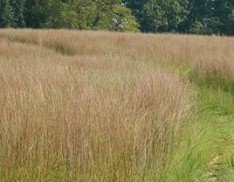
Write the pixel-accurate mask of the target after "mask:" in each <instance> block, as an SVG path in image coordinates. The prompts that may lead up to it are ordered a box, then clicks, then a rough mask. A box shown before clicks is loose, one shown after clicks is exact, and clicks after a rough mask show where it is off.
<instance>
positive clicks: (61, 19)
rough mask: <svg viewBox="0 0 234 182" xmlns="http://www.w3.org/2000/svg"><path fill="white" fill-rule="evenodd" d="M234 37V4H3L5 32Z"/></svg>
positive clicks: (190, 0) (67, 0)
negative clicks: (32, 30) (54, 30)
mask: <svg viewBox="0 0 234 182" xmlns="http://www.w3.org/2000/svg"><path fill="white" fill-rule="evenodd" d="M5 27H13V28H23V27H29V28H71V29H93V30H111V31H138V30H141V31H142V32H178V33H195V34H220V35H234V1H233V0H0V28H5Z"/></svg>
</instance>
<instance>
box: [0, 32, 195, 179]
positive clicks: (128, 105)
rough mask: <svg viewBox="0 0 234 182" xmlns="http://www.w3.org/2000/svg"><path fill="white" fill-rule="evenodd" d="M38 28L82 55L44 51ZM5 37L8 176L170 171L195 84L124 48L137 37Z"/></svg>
mask: <svg viewBox="0 0 234 182" xmlns="http://www.w3.org/2000/svg"><path fill="white" fill-rule="evenodd" d="M3 34H4V36H2V35H3ZM39 34H40V36H45V37H46V38H45V37H44V38H43V40H45V41H51V42H50V43H51V44H52V45H54V42H57V41H59V42H60V43H61V45H63V46H66V47H67V46H68V47H69V49H70V48H71V47H72V50H75V51H76V54H75V55H73V56H67V54H64V53H63V54H61V53H57V52H54V51H53V49H51V47H50V49H47V48H48V46H45V45H46V44H45V43H43V44H38V43H37V40H38V39H37V38H38V36H35V35H39ZM67 34H69V35H67ZM106 34H107V35H106ZM6 36H9V37H10V39H6ZM14 36H17V41H12V40H16V39H15V38H14ZM87 36H88V37H87ZM0 37H2V38H1V39H0V40H1V41H0V53H1V55H0V56H1V57H0V103H1V104H0V134H1V135H0V138H1V140H0V141H1V144H0V145H1V160H0V169H1V179H2V180H4V181H12V180H15V179H17V180H19V181H34V180H36V179H40V180H42V181H51V180H57V181H61V180H78V179H79V180H80V181H89V180H92V181H114V180H117V181H131V180H132V181H142V180H143V178H144V179H145V180H154V181H155V180H159V179H160V178H161V177H162V176H163V170H164V167H165V165H166V164H167V157H168V154H169V152H170V150H172V148H173V147H174V146H175V145H176V144H177V142H178V141H177V140H176V139H175V138H176V136H177V134H178V133H179V131H180V129H181V128H182V126H183V123H184V122H185V121H186V117H187V114H188V110H189V109H190V107H191V105H192V100H191V90H190V88H189V86H188V84H187V83H185V81H183V80H181V78H179V77H178V76H174V75H171V74H169V73H166V72H164V71H161V70H158V69H156V70H155V69H150V68H149V67H148V65H147V64H145V63H144V62H141V61H138V60H136V59H138V58H140V56H139V57H138V56H136V57H135V56H134V55H133V49H131V48H129V50H127V49H126V48H127V47H128V46H129V44H130V42H129V41H130V40H131V41H134V40H135V39H136V38H137V35H135V34H129V35H128V34H127V35H125V34H116V35H115V34H111V33H103V32H97V33H92V32H70V31H58V32H57V31H32V30H30V31H13V30H7V31H1V33H0ZM35 37H36V38H35ZM61 37H62V38H61ZM75 37H76V38H75ZM60 38H61V39H60ZM143 38H144V36H143V37H141V35H140V36H139V40H141V41H142V42H143ZM19 39H22V40H24V41H18V40H19ZM25 39H29V41H28V40H27V41H25ZM34 39H35V40H36V41H31V40H34ZM125 39H126V40H125ZM150 39H151V37H150V38H148V39H147V40H146V41H150ZM135 41H136V40H135ZM19 42H20V43H19ZM99 43H100V44H99ZM47 44H48V43H47ZM55 44H56V43H55ZM88 44H89V45H88ZM41 45H42V46H41ZM81 45H82V47H83V48H82V49H80V47H81ZM124 46H126V47H124ZM136 47H137V46H136ZM139 47H140V48H138V49H137V50H136V51H139V52H138V54H139V55H141V51H143V52H142V54H145V53H144V50H141V49H142V47H144V46H142V45H139ZM128 53H129V54H128ZM134 57H135V58H134ZM133 58H134V59H133Z"/></svg>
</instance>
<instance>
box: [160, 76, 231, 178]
mask: <svg viewBox="0 0 234 182" xmlns="http://www.w3.org/2000/svg"><path fill="white" fill-rule="evenodd" d="M188 79H190V80H191V83H192V84H193V85H194V86H195V88H196V89H197V97H196V98H197V102H196V106H195V107H194V109H193V111H192V113H191V116H190V119H189V122H188V123H187V125H186V126H185V128H184V131H183V133H182V134H181V138H180V139H181V140H182V141H181V144H180V146H179V147H178V148H177V149H176V150H175V153H174V157H173V159H172V161H170V162H169V165H168V168H167V175H166V176H165V180H164V181H184V182H190V181H199V182H200V181H208V180H209V179H210V180H211V178H216V181H230V182H231V181H234V94H233V90H232V88H233V85H232V82H225V81H224V80H222V79H217V78H213V79H211V78H208V77H203V78H201V77H200V78H199V77H195V75H192V77H191V75H190V76H188ZM215 158H218V160H217V162H216V163H215V164H212V161H213V160H215Z"/></svg>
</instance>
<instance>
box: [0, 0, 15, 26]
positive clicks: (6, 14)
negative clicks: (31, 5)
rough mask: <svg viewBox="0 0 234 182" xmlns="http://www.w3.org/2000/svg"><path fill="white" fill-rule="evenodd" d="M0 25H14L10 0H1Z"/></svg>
mask: <svg viewBox="0 0 234 182" xmlns="http://www.w3.org/2000/svg"><path fill="white" fill-rule="evenodd" d="M0 4H1V14H0V15H1V18H0V20H1V23H0V26H1V27H3V28H4V27H13V25H14V12H13V8H12V6H11V4H10V0H1V2H0Z"/></svg>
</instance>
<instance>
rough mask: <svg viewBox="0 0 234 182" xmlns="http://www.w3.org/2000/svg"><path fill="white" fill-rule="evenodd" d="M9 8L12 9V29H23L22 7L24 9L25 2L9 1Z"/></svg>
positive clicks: (19, 0)
mask: <svg viewBox="0 0 234 182" xmlns="http://www.w3.org/2000/svg"><path fill="white" fill-rule="evenodd" d="M10 4H11V7H12V9H13V22H12V25H13V27H20V28H22V27H24V26H25V21H24V7H25V0H11V1H10Z"/></svg>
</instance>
